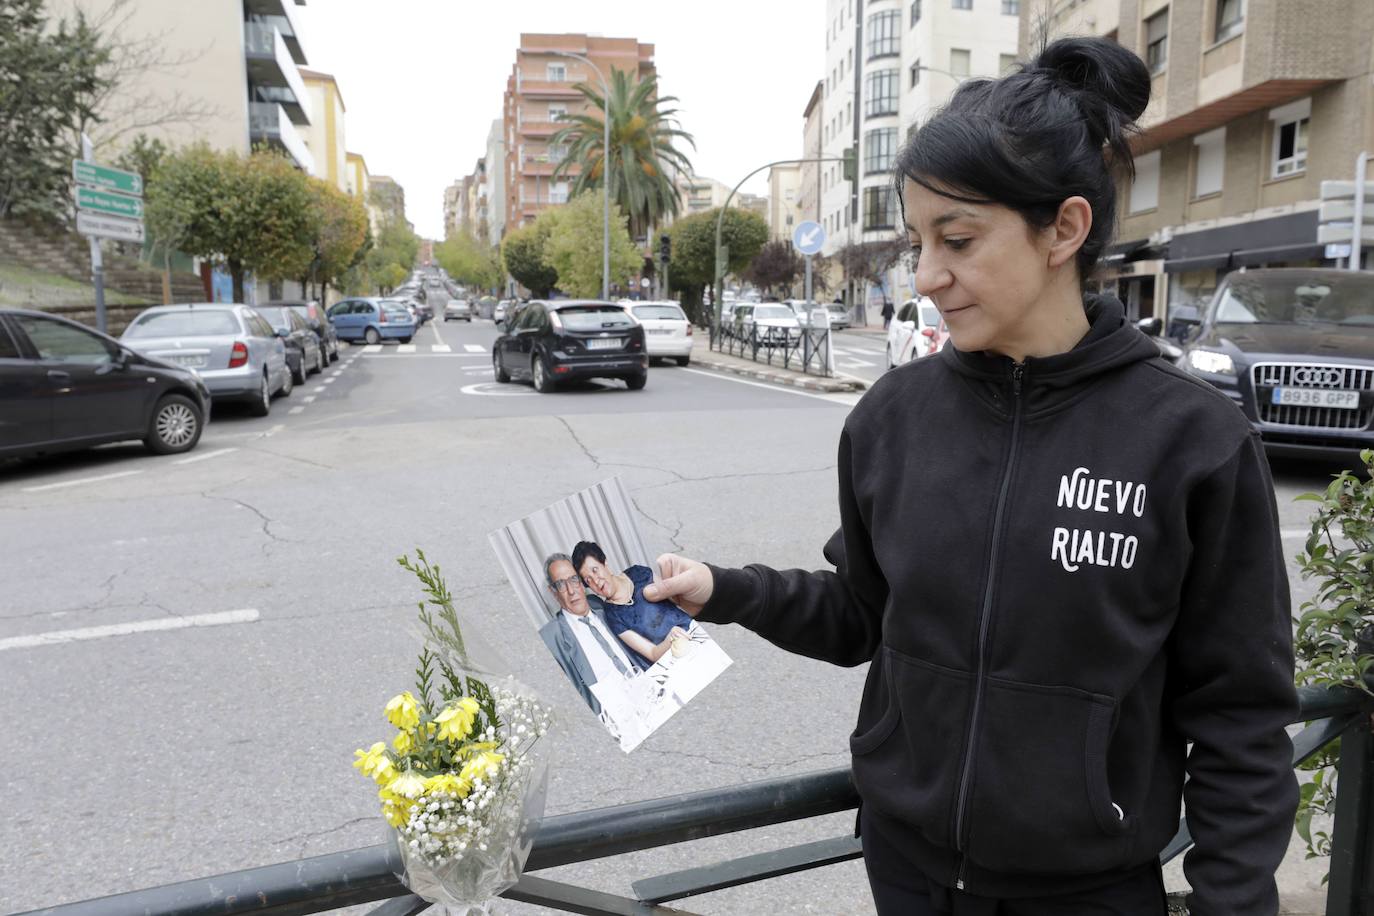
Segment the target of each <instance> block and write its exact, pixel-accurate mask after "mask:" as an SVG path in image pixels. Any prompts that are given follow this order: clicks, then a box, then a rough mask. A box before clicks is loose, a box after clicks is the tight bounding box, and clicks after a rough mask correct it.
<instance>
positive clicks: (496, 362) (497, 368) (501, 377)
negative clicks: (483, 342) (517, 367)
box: [491, 353, 510, 382]
mask: <svg viewBox="0 0 1374 916" xmlns="http://www.w3.org/2000/svg"><path fill="white" fill-rule="evenodd" d="M491 371H492V374H493V375H495V376H496V380H497V381H498V382H509V381H510V373H509V372H507V371H506V370H505V369H502V368H501V358H500V357H499V356H497V355H496V354H495V353H493V354H492V355H491Z"/></svg>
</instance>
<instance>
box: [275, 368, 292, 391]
mask: <svg viewBox="0 0 1374 916" xmlns="http://www.w3.org/2000/svg"><path fill="white" fill-rule="evenodd" d="M295 390H296V373H294V372H292V371H291V367H290V366H287V367H286V378H284V379H282V380H281V390H280V391H278V392H277V394H279V395H281V396H282V397H284V398H289V397H291V392H292V391H295Z"/></svg>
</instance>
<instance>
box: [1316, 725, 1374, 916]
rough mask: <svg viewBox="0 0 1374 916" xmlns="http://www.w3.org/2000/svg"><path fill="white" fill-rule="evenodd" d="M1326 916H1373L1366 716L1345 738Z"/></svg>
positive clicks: (1373, 813)
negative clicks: (1369, 915) (1371, 915)
mask: <svg viewBox="0 0 1374 916" xmlns="http://www.w3.org/2000/svg"><path fill="white" fill-rule="evenodd" d="M1336 772H1337V783H1336V816H1335V823H1334V825H1333V827H1332V830H1331V871H1330V872H1329V880H1328V883H1327V888H1326V916H1368V914H1369V913H1370V912H1371V910H1370V906H1371V904H1374V807H1372V806H1374V736H1371V734H1370V718H1369V717H1367V716H1361V717H1360V718H1359V719H1356V720H1355V722H1354V723H1353V724H1352V725H1351V726H1350V727H1349V728H1347V729H1346V730H1345V732H1344V733H1343V734H1342V735H1341V755H1340V761H1339V763H1338V764H1337V767H1336Z"/></svg>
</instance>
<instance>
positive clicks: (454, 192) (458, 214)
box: [444, 178, 463, 238]
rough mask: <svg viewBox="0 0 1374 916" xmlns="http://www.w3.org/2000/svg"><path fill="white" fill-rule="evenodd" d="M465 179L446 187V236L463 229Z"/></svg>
mask: <svg viewBox="0 0 1374 916" xmlns="http://www.w3.org/2000/svg"><path fill="white" fill-rule="evenodd" d="M462 197H463V179H461V178H459V179H458V180H457V181H455V182H454V183H453V184H451V185H449V186H448V187H446V188H444V238H448V237H449V236H451V235H454V234H456V233H458V232H459V231H461V229H462V222H463V218H462Z"/></svg>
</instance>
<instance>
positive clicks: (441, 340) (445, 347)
mask: <svg viewBox="0 0 1374 916" xmlns="http://www.w3.org/2000/svg"><path fill="white" fill-rule="evenodd" d="M430 328H431V330H433V331H434V339H435V340H437V341H438V343H437V344H435V346H434V349H435V350H436V351H438V350H439V348H440V347H443V350H442V351H440V352H443V353H447V352H448V351H449V346H448V344H446V343H444V337H443V335H442V334H440V333H439V325H437V324H435V323H433V322H430Z"/></svg>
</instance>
